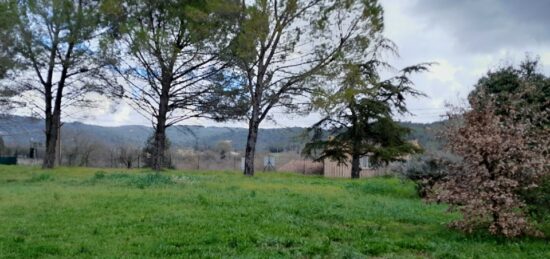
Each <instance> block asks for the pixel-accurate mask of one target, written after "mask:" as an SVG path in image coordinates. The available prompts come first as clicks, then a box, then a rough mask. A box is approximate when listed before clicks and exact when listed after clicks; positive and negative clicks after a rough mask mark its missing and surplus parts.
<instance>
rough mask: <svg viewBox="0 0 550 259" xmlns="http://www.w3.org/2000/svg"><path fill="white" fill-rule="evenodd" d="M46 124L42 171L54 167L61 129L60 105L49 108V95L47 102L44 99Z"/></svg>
mask: <svg viewBox="0 0 550 259" xmlns="http://www.w3.org/2000/svg"><path fill="white" fill-rule="evenodd" d="M46 100H47V101H46V122H45V134H46V154H45V155H44V161H43V163H42V168H43V169H52V168H54V167H55V161H56V158H57V151H58V150H57V148H58V147H57V142H58V137H59V128H60V127H61V108H60V104H59V105H57V103H58V101H57V100H56V105H55V107H54V108H53V112H52V106H51V100H52V98H51V94H50V98H49V101H48V98H47V99H46Z"/></svg>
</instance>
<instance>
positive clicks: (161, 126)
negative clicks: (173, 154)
mask: <svg viewBox="0 0 550 259" xmlns="http://www.w3.org/2000/svg"><path fill="white" fill-rule="evenodd" d="M168 89H169V86H168V87H163V92H162V94H161V96H160V103H159V114H158V116H157V125H156V128H155V136H154V138H155V141H154V143H155V147H154V151H153V157H152V160H153V164H152V165H151V166H152V169H153V170H155V171H157V172H158V171H160V170H162V168H163V167H164V166H165V161H164V158H165V156H164V151H165V150H166V117H167V114H168V102H169V97H168Z"/></svg>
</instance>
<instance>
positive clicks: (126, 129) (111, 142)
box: [0, 116, 441, 151]
mask: <svg viewBox="0 0 550 259" xmlns="http://www.w3.org/2000/svg"><path fill="white" fill-rule="evenodd" d="M403 124H404V125H405V126H407V127H410V128H411V129H412V133H411V135H410V136H409V139H416V140H418V141H419V143H420V144H421V145H422V146H423V147H425V148H426V149H439V148H440V146H441V145H440V143H439V142H438V141H437V139H436V138H435V137H434V130H436V129H438V128H440V126H441V122H436V123H430V124H422V123H410V122H403ZM43 128H44V122H43V120H41V119H36V118H31V117H21V116H8V117H0V136H2V138H3V139H4V142H5V143H6V145H8V146H20V147H26V146H28V145H30V142H31V141H34V142H41V143H43V142H44V139H45V138H44V133H43ZM305 130H306V129H305V128H300V127H292V128H272V129H260V132H259V139H258V151H267V150H270V149H278V150H298V149H300V148H301V147H302V145H303V144H304V142H305V140H304V138H303V135H304V132H305ZM152 132H153V129H152V128H151V127H147V126H137V125H129V126H119V127H103V126H97V125H88V124H83V123H80V122H71V123H65V124H64V125H63V128H62V141H63V142H65V143H67V142H71V141H74V139H76V138H87V139H89V140H91V141H94V142H100V143H102V144H104V145H107V146H112V147H116V146H122V145H134V146H138V147H140V146H143V144H144V143H145V140H146V139H147V138H148V137H149V136H150V135H151V134H152ZM247 134H248V129H246V128H230V127H203V126H174V127H171V128H169V129H168V137H169V139H170V142H171V143H172V146H173V147H178V148H193V149H194V148H198V149H209V148H212V147H215V146H216V145H217V143H218V142H220V141H223V140H230V141H231V142H232V144H233V148H234V149H235V150H244V148H245V144H246V137H247Z"/></svg>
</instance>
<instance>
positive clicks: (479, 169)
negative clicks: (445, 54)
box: [433, 66, 550, 237]
mask: <svg viewBox="0 0 550 259" xmlns="http://www.w3.org/2000/svg"><path fill="white" fill-rule="evenodd" d="M528 67H529V66H528ZM514 71H516V72H513V73H518V75H519V76H518V77H516V79H517V80H516V81H513V82H514V83H516V84H517V87H518V88H517V89H514V90H513V91H512V90H509V91H508V90H506V91H502V92H499V91H496V90H494V89H501V88H502V89H510V88H508V85H510V84H503V85H500V84H496V85H491V84H489V85H487V84H486V82H488V81H492V80H497V81H498V80H499V79H501V75H502V74H501V73H504V74H505V75H509V74H508V73H509V72H510V69H509V68H506V69H504V70H501V71H500V72H498V73H490V74H489V76H488V77H487V78H483V79H482V80H481V81H480V84H479V85H478V87H477V89H476V91H475V92H474V93H473V94H472V95H471V96H470V98H469V101H470V106H471V109H470V110H469V111H466V112H465V113H463V114H455V115H453V114H451V120H454V121H455V122H456V121H460V122H459V123H454V124H449V125H450V126H449V127H448V128H447V131H446V132H444V134H445V135H446V139H447V147H448V148H449V149H450V151H452V152H453V153H454V154H456V155H458V156H459V157H460V158H461V160H460V161H456V162H454V163H451V165H450V166H448V167H447V170H448V176H447V177H445V179H444V181H443V182H442V183H441V184H440V185H438V186H437V187H436V188H437V190H436V194H435V195H434V196H433V199H435V200H437V201H440V202H447V203H449V204H451V206H452V207H451V208H453V209H458V210H460V211H461V212H462V214H463V216H464V218H463V219H462V220H460V221H456V222H455V223H454V224H453V225H454V226H455V227H458V228H459V229H462V230H465V231H468V232H472V231H474V230H476V229H478V228H488V230H489V231H490V232H491V233H493V234H497V235H504V236H507V237H515V236H520V235H527V234H535V235H536V234H540V233H539V232H537V231H536V230H535V229H533V225H532V224H531V223H530V222H529V218H528V215H527V209H528V202H533V204H532V205H534V206H536V205H537V202H534V201H533V199H529V198H527V199H526V198H525V196H522V195H520V193H525V192H527V193H530V190H531V189H533V188H535V187H536V186H537V184H539V183H540V182H541V179H542V178H543V177H547V176H548V175H550V167H549V164H548V161H550V152H549V149H548V147H549V146H550V128H549V127H548V125H549V122H550V121H549V120H550V108H549V107H550V106H549V105H548V104H549V102H550V100H549V99H546V98H539V97H540V95H541V90H544V89H545V88H544V87H546V86H547V85H546V84H547V82H548V81H547V79H546V78H545V77H544V76H543V75H540V74H538V75H536V78H538V80H535V81H533V76H535V74H533V73H531V72H532V70H530V69H525V67H522V69H520V70H514ZM530 71H531V72H530ZM513 73H512V74H513ZM522 75H523V76H522ZM495 77H496V78H495ZM506 78H508V77H506ZM512 85H513V84H512ZM488 86H493V88H491V87H488ZM533 97H535V98H536V99H532V98H533ZM544 190H545V189H544V188H542V189H538V190H537V191H538V192H539V193H540V192H541V191H542V192H544ZM537 196H538V195H537ZM540 196H541V197H540V198H542V197H543V196H544V195H540ZM535 200H537V199H535Z"/></svg>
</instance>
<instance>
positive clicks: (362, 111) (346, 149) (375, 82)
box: [303, 61, 429, 178]
mask: <svg viewBox="0 0 550 259" xmlns="http://www.w3.org/2000/svg"><path fill="white" fill-rule="evenodd" d="M383 65H384V63H382V62H380V61H371V62H368V63H365V64H359V65H357V64H349V65H345V66H344V67H343V68H342V70H341V71H339V72H338V74H333V75H331V77H332V78H339V80H335V81H334V85H322V86H320V87H319V88H318V89H317V90H316V91H315V92H314V95H313V96H314V100H313V102H312V103H313V109H314V110H315V111H318V112H320V113H321V114H322V115H323V116H324V117H323V119H322V120H321V121H319V122H318V123H317V124H315V125H314V126H313V127H312V128H311V129H310V130H311V131H314V133H315V134H313V138H312V140H311V142H310V143H308V144H307V145H306V146H305V149H304V151H303V152H304V153H305V154H307V155H309V156H313V157H314V158H315V159H316V160H319V161H322V160H324V159H326V158H329V159H333V160H336V161H338V162H339V163H344V164H346V163H349V162H350V160H351V164H352V177H353V178H358V177H359V173H360V168H359V159H360V158H361V157H363V156H367V155H368V156H369V162H370V163H371V164H373V165H380V164H387V163H389V162H392V161H397V160H402V159H403V158H404V157H405V156H406V155H408V154H415V153H418V152H420V151H421V149H420V147H419V146H417V145H415V144H414V143H411V142H409V141H407V140H406V137H407V135H408V133H409V132H410V129H409V128H407V127H404V126H402V125H400V124H399V123H398V122H396V121H395V120H394V118H393V116H394V115H395V113H398V114H403V113H406V112H408V110H407V107H406V103H405V100H406V97H407V96H412V97H414V96H421V95H422V93H420V92H419V91H417V90H415V89H414V88H413V82H412V81H411V80H410V78H409V76H410V75H411V74H412V73H415V72H422V71H426V70H427V69H428V65H429V64H421V65H416V66H411V67H407V68H404V69H402V70H401V71H400V73H399V75H397V76H395V77H392V78H389V79H386V80H382V79H381V76H380V73H379V70H380V69H381V67H382V66H383ZM324 129H326V130H328V131H329V136H325V134H321V133H322V132H323V130H324Z"/></svg>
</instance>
